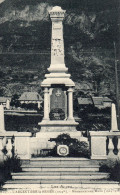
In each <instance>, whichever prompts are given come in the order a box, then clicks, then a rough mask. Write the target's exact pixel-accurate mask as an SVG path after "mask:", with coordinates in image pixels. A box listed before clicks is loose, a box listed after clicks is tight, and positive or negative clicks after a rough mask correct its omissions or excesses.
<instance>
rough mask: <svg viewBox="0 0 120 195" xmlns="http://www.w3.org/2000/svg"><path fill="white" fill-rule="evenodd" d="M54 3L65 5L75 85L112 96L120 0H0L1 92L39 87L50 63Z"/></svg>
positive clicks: (66, 39)
mask: <svg viewBox="0 0 120 195" xmlns="http://www.w3.org/2000/svg"><path fill="white" fill-rule="evenodd" d="M55 5H59V6H61V7H62V8H63V9H65V10H66V15H65V20H64V42H65V61H66V65H67V67H68V68H69V72H70V73H71V75H72V79H73V80H74V81H75V82H76V90H83V91H84V92H89V93H94V94H98V95H108V96H111V97H112V98H113V99H114V96H115V71H114V45H113V42H115V43H116V49H117V58H118V59H119V58H120V57H119V56H120V55H119V53H120V52H119V37H120V36H119V28H118V27H119V25H118V24H119V12H120V9H119V8H120V6H119V0H113V1H110V0H103V1H100V0H97V1H96V0H69V1H68V0H64V1H60V0H50V1H49V0H36V1H34V0H25V1H24V0H5V1H3V2H2V3H1V4H0V67H1V70H0V82H1V87H0V95H13V94H15V93H17V94H20V93H22V92H23V91H27V90H33V91H40V83H41V80H42V79H43V78H44V74H45V73H46V71H47V68H48V67H49V65H50V44H51V21H50V18H49V14H48V11H49V10H50V9H51V8H52V6H55ZM119 65H120V64H119V62H118V67H119ZM119 77H120V76H119Z"/></svg>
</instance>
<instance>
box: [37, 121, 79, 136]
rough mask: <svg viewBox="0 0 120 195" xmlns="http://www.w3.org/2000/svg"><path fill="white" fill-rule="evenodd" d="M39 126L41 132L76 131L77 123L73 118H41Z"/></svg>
mask: <svg viewBox="0 0 120 195" xmlns="http://www.w3.org/2000/svg"><path fill="white" fill-rule="evenodd" d="M38 124H39V125H40V126H41V129H40V131H41V132H63V133H64V132H65V131H66V132H71V131H74V132H76V126H77V125H78V123H77V122H75V120H74V119H72V120H66V121H65V120H63V121H62V120H51V121H50V120H42V122H40V123H38Z"/></svg>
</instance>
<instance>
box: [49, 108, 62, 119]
mask: <svg viewBox="0 0 120 195" xmlns="http://www.w3.org/2000/svg"><path fill="white" fill-rule="evenodd" d="M49 117H50V120H64V119H65V112H64V111H63V110H62V109H61V108H55V109H52V110H51V112H50V114H49Z"/></svg>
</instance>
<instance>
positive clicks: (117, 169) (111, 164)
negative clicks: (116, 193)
mask: <svg viewBox="0 0 120 195" xmlns="http://www.w3.org/2000/svg"><path fill="white" fill-rule="evenodd" d="M99 170H100V171H101V172H108V173H110V175H109V179H111V180H114V181H119V182H120V160H107V161H106V162H104V163H100V169H99Z"/></svg>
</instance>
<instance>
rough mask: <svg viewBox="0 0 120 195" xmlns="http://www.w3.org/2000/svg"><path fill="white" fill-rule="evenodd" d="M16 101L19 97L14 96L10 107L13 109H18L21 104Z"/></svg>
mask: <svg viewBox="0 0 120 195" xmlns="http://www.w3.org/2000/svg"><path fill="white" fill-rule="evenodd" d="M18 99H19V95H17V94H14V95H13V97H12V99H11V103H10V105H11V106H15V107H20V105H21V104H20V101H19V100H18Z"/></svg>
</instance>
